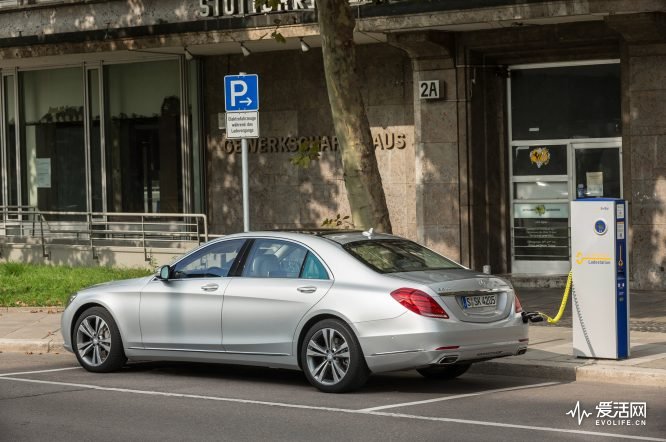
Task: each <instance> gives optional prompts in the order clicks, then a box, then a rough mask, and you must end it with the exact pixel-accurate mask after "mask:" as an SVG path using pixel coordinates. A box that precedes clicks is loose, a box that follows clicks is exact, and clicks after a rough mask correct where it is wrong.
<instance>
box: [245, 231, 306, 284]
mask: <svg viewBox="0 0 666 442" xmlns="http://www.w3.org/2000/svg"><path fill="white" fill-rule="evenodd" d="M306 253H307V250H306V249H305V248H303V247H301V246H299V245H297V244H294V243H291V242H288V241H280V240H270V239H261V240H257V241H256V242H255V243H254V245H253V246H252V251H251V252H250V256H249V257H248V259H247V262H246V263H245V267H244V269H243V276H247V277H251V278H298V277H299V275H300V273H301V268H302V266H303V260H304V259H305V255H306Z"/></svg>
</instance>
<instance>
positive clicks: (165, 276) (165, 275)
mask: <svg viewBox="0 0 666 442" xmlns="http://www.w3.org/2000/svg"><path fill="white" fill-rule="evenodd" d="M170 276H171V266H162V267H160V271H159V272H158V273H157V277H158V278H159V279H161V280H162V281H168V280H169V277H170Z"/></svg>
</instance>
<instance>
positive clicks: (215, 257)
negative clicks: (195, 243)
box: [173, 239, 245, 279]
mask: <svg viewBox="0 0 666 442" xmlns="http://www.w3.org/2000/svg"><path fill="white" fill-rule="evenodd" d="M244 243H245V240H243V239H234V240H229V241H221V242H217V243H215V244H211V245H210V246H207V247H205V248H203V249H201V250H200V251H198V252H195V253H193V254H192V255H190V256H188V257H186V258H185V259H183V260H181V261H179V262H178V263H177V264H176V265H175V266H174V268H173V278H175V279H183V278H217V277H224V276H228V275H229V270H231V266H232V265H233V263H234V260H235V259H236V256H238V252H239V251H240V249H241V247H243V244H244Z"/></svg>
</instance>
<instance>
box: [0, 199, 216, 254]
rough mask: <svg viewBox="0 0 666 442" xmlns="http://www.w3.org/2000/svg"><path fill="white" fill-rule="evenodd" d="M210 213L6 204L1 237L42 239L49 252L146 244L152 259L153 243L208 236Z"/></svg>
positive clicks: (171, 245) (0, 211) (170, 243)
mask: <svg viewBox="0 0 666 442" xmlns="http://www.w3.org/2000/svg"><path fill="white" fill-rule="evenodd" d="M209 236H210V235H209V233H208V220H207V217H206V215H203V214H194V213H117V212H58V211H44V210H39V209H37V208H36V207H32V206H0V239H2V238H3V237H4V238H5V239H6V242H11V241H14V242H16V241H19V242H20V241H25V240H36V241H39V243H40V244H41V247H42V254H43V256H44V257H45V258H49V257H50V252H49V251H48V246H49V245H52V244H65V245H78V246H82V245H83V246H88V247H90V250H91V251H92V254H93V258H94V259H98V258H99V257H98V255H97V253H96V248H99V247H103V246H111V247H113V246H115V247H126V248H140V249H143V254H144V259H145V260H146V261H150V256H149V249H151V248H167V249H168V248H177V247H176V245H178V244H180V243H184V242H185V243H192V242H195V243H196V244H197V245H199V244H201V243H202V242H205V241H208V239H209Z"/></svg>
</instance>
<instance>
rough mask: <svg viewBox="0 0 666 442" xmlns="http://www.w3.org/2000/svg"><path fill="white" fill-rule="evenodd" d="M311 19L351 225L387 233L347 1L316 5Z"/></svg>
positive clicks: (388, 227) (325, 0) (319, 0)
mask: <svg viewBox="0 0 666 442" xmlns="http://www.w3.org/2000/svg"><path fill="white" fill-rule="evenodd" d="M317 15H318V20H319V33H320V35H321V40H322V53H323V57H324V72H325V74H326V86H327V89H328V100H329V103H330V105H331V113H332V115H333V124H334V126H335V134H336V136H337V137H338V142H339V144H340V150H341V153H342V168H343V171H344V178H345V187H346V188H347V198H348V199H349V206H350V207H351V212H352V213H351V214H352V219H353V221H354V224H355V225H356V226H357V227H363V228H370V227H373V228H374V229H375V230H377V231H380V232H388V233H390V232H391V221H390V219H389V212H388V207H387V206H386V197H385V195H384V188H383V187H382V179H381V176H380V175H379V168H378V167H377V157H376V156H375V147H374V143H373V141H372V134H371V133H370V124H369V123H368V116H367V114H366V112H365V106H364V105H363V97H362V96H361V84H360V81H359V78H358V74H357V72H356V45H355V44H354V36H353V32H354V25H355V21H354V18H353V16H352V13H351V8H350V7H349V3H348V0H317Z"/></svg>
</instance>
